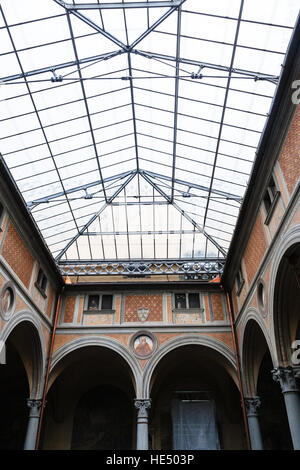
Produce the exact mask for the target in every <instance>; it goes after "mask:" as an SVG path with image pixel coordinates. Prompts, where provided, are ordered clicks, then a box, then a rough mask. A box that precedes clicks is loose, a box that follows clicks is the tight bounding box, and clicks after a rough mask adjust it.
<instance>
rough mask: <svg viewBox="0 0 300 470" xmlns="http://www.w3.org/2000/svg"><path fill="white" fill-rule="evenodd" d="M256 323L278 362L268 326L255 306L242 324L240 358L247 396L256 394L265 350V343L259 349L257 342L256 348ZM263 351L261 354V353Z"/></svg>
mask: <svg viewBox="0 0 300 470" xmlns="http://www.w3.org/2000/svg"><path fill="white" fill-rule="evenodd" d="M255 325H256V327H257V328H259V329H260V331H261V334H262V336H263V339H264V340H265V343H266V345H267V348H268V350H269V352H270V355H271V359H272V362H273V365H274V364H275V362H276V356H275V355H274V347H273V344H272V341H271V338H270V335H269V333H268V330H267V327H266V324H265V322H264V321H263V319H262V318H261V314H260V313H259V312H258V310H256V309H255V308H251V309H249V310H248V311H247V312H246V314H245V315H244V317H243V320H242V325H241V340H240V358H241V369H242V377H243V379H244V380H243V382H244V388H245V390H244V392H245V395H246V396H249V397H251V396H255V395H256V385H257V377H258V371H259V367H260V362H261V361H260V360H261V359H262V357H263V355H264V352H265V350H263V349H264V347H263V345H261V346H262V350H261V351H259V348H258V347H259V345H257V344H256V348H255V350H254V341H255V340H256V339H257V338H256V337H255ZM259 352H261V354H259Z"/></svg>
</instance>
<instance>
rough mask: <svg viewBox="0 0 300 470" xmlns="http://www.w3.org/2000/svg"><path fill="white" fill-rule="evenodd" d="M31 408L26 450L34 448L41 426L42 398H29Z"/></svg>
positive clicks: (28, 402)
mask: <svg viewBox="0 0 300 470" xmlns="http://www.w3.org/2000/svg"><path fill="white" fill-rule="evenodd" d="M27 406H28V408H29V419H28V424H27V432H26V438H25V444H24V450H34V449H35V443H36V438H37V431H38V426H39V418H40V413H41V406H42V400H34V399H32V398H29V399H28V400H27Z"/></svg>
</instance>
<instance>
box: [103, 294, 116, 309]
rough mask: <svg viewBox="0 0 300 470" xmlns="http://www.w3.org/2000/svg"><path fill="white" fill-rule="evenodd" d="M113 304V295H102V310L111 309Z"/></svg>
mask: <svg viewBox="0 0 300 470" xmlns="http://www.w3.org/2000/svg"><path fill="white" fill-rule="evenodd" d="M112 305H113V296H112V295H102V303H101V309H102V310H112Z"/></svg>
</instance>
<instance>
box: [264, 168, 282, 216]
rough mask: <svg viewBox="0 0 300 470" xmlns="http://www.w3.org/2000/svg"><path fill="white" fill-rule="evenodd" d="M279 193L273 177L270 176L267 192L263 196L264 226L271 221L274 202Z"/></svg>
mask: <svg viewBox="0 0 300 470" xmlns="http://www.w3.org/2000/svg"><path fill="white" fill-rule="evenodd" d="M279 195H280V192H279V191H278V189H277V186H276V183H275V180H274V178H273V176H271V178H270V181H269V184H268V187H267V190H266V192H265V195H264V199H263V201H264V206H265V212H266V220H265V224H266V225H267V224H268V223H269V221H270V219H271V216H272V213H273V210H274V207H275V205H276V202H277V200H278V198H279Z"/></svg>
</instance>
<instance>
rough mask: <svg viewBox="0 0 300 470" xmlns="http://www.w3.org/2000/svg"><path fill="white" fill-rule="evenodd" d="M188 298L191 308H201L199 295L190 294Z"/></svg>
mask: <svg viewBox="0 0 300 470" xmlns="http://www.w3.org/2000/svg"><path fill="white" fill-rule="evenodd" d="M188 297H189V308H200V297H199V294H188Z"/></svg>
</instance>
